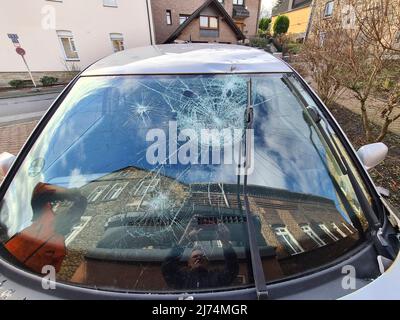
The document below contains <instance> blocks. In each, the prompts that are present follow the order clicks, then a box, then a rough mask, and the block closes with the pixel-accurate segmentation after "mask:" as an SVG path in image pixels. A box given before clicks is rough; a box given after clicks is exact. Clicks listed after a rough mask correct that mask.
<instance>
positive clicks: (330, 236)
mask: <svg viewBox="0 0 400 320" xmlns="http://www.w3.org/2000/svg"><path fill="white" fill-rule="evenodd" d="M319 227H320V228H321V230H322V231H323V232H325V233H326V234H327V236H328V237H329V238H331V239H332V240H333V241H338V240H339V238H338V237H336V236H335V235H334V234H333V233H332V232H331V230H329V229H328V227H327V226H326V225H324V224H323V223H321V224H320V225H319Z"/></svg>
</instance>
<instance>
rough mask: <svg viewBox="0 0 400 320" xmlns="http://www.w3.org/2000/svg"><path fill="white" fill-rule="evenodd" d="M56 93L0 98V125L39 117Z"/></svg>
mask: <svg viewBox="0 0 400 320" xmlns="http://www.w3.org/2000/svg"><path fill="white" fill-rule="evenodd" d="M57 96H58V93H49V94H42V95H36V96H28V97H18V98H9V99H0V125H4V124H6V123H12V122H18V121H22V120H23V121H26V120H29V119H38V118H40V117H41V116H42V115H43V114H44V113H45V111H46V110H47V109H48V108H49V107H50V105H51V103H52V102H53V101H54V99H55V98H56V97H57Z"/></svg>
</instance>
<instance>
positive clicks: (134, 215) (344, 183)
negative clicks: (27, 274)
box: [0, 74, 365, 292]
mask: <svg viewBox="0 0 400 320" xmlns="http://www.w3.org/2000/svg"><path fill="white" fill-rule="evenodd" d="M249 81H252V87H251V92H249V86H248V83H249ZM294 81H295V79H294V78H293V77H292V76H291V75H280V74H274V75H187V76H182V75H181V76H177V75H171V76H113V77H88V78H85V77H83V78H80V79H79V80H78V81H77V83H76V84H75V85H74V86H73V88H72V90H71V91H70V92H69V93H68V95H67V96H66V98H65V99H64V100H63V101H62V103H61V104H60V106H59V107H58V109H57V111H56V112H55V114H54V115H53V117H52V118H51V120H50V121H49V122H48V123H47V125H46V127H45V128H44V130H43V132H42V133H41V134H40V136H39V138H38V139H37V141H36V143H35V144H34V146H33V147H32V149H31V150H30V152H29V154H28V155H27V157H26V159H25V160H24V162H23V164H22V165H21V167H20V169H19V171H18V173H17V174H16V176H15V177H14V179H13V181H12V183H11V185H10V187H9V188H8V191H7V193H6V195H5V197H4V199H3V202H2V207H1V212H0V222H1V226H0V239H1V241H2V243H3V245H4V247H5V248H6V249H7V251H8V252H9V253H10V254H11V255H12V256H13V257H14V258H15V259H16V260H17V261H18V262H19V263H21V264H22V265H23V266H24V267H25V268H26V269H28V270H29V271H31V272H35V273H38V274H40V273H42V272H43V270H44V269H43V268H48V267H50V268H54V270H55V273H56V275H57V281H63V282H70V283H78V284H81V285H87V286H94V287H97V288H105V289H113V290H130V291H135V292H136V291H137V292H141V291H144V292H169V291H171V292H175V291H182V290H183V291H185V292H187V291H192V290H194V291H202V290H206V291H207V290H208V291H209V290H221V289H227V288H230V289H233V288H240V287H246V286H251V285H253V281H254V280H253V275H252V268H251V267H252V266H251V259H250V253H249V240H248V234H247V221H246V220H247V218H246V214H245V212H244V204H243V201H244V197H243V188H242V185H243V179H240V177H241V176H242V175H243V174H244V172H243V170H242V169H243V167H246V175H247V177H246V178H247V197H248V201H249V205H250V211H251V219H253V222H254V226H255V229H256V235H255V237H256V242H257V249H258V250H259V254H260V257H261V261H262V265H263V269H264V274H265V278H266V280H267V281H275V280H280V279H283V278H285V277H288V276H291V275H295V274H299V273H301V272H304V271H307V270H310V269H312V268H315V267H318V266H321V265H323V264H326V263H328V262H330V261H332V260H334V259H336V258H337V257H339V256H340V255H343V254H344V253H345V252H347V251H348V250H349V249H351V248H353V247H354V246H355V245H356V244H357V243H358V242H359V240H360V233H361V232H362V230H359V228H357V226H356V225H355V223H354V221H355V219H358V220H360V221H361V223H364V224H365V222H364V219H363V214H362V211H361V209H360V206H359V204H358V201H357V199H356V197H355V195H354V190H353V189H352V187H351V184H350V182H349V180H348V178H347V176H346V175H345V174H343V173H342V172H340V170H339V167H338V164H337V163H336V162H335V159H334V157H333V156H332V153H331V152H330V150H329V149H328V148H327V145H326V143H325V142H324V141H323V140H322V138H321V136H320V134H319V133H318V132H317V131H316V130H317V129H316V128H315V127H313V126H312V125H311V124H310V123H309V122H308V121H307V120H306V119H307V117H306V116H305V112H306V111H305V109H306V106H305V105H302V102H301V101H299V99H298V98H296V96H295V95H294V94H293V92H292V90H291V89H290V88H289V87H288V85H287V83H288V82H294ZM302 94H305V93H304V92H302ZM249 95H250V96H251V97H252V99H251V101H252V107H253V110H254V121H253V126H252V128H251V131H249V132H247V131H246V130H249V129H246V108H247V107H248V105H249V101H248V100H249V98H248V97H249ZM308 98H309V97H308ZM245 131H246V132H245ZM245 133H246V134H245ZM244 136H246V137H250V139H249V140H248V141H246V145H245V147H247V148H248V150H251V154H246V156H245V157H243V148H244V141H243V137H244ZM238 177H239V179H238ZM46 270H47V269H46Z"/></svg>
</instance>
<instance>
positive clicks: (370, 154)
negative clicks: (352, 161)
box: [357, 142, 389, 170]
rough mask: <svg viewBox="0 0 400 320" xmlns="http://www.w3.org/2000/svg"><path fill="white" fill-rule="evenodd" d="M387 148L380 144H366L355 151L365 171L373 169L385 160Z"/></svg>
mask: <svg viewBox="0 0 400 320" xmlns="http://www.w3.org/2000/svg"><path fill="white" fill-rule="evenodd" d="M388 152H389V148H388V147H387V146H386V145H385V144H384V143H382V142H379V143H373V144H368V145H366V146H363V147H361V148H360V150H358V151H357V154H358V156H359V157H360V159H361V161H362V163H363V165H364V167H365V168H366V169H367V170H370V169H372V168H375V167H376V166H377V165H378V164H380V163H381V162H382V161H384V160H385V158H386V156H387V154H388Z"/></svg>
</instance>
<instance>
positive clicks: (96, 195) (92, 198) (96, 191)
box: [87, 185, 108, 202]
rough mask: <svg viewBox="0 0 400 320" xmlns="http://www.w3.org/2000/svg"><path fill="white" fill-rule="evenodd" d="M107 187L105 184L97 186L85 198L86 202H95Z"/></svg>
mask: <svg viewBox="0 0 400 320" xmlns="http://www.w3.org/2000/svg"><path fill="white" fill-rule="evenodd" d="M107 188H108V185H105V186H97V187H96V189H94V190H93V191H92V193H91V194H90V195H89V197H88V198H87V200H88V202H95V201H96V200H97V199H99V198H100V196H101V194H102V193H103V192H104V190H106V189H107Z"/></svg>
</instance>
